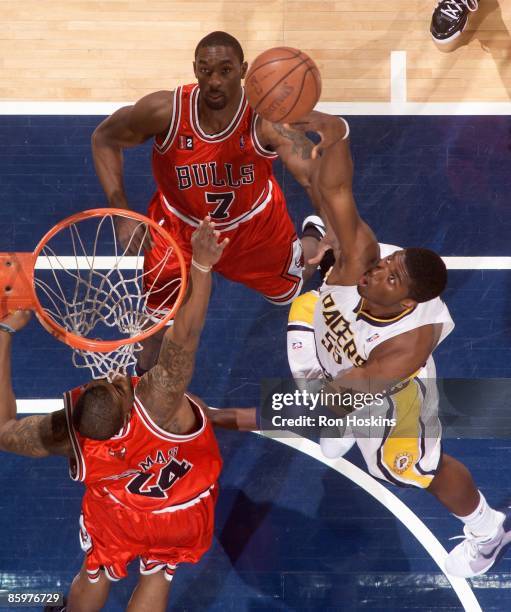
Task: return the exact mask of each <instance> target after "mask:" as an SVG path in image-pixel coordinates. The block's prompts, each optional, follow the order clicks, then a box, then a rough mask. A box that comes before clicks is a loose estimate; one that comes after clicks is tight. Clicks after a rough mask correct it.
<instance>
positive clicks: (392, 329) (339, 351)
mask: <svg viewBox="0 0 511 612" xmlns="http://www.w3.org/2000/svg"><path fill="white" fill-rule="evenodd" d="M398 250H400V248H399V247H396V246H392V245H388V244H380V251H381V257H382V258H383V257H387V256H388V255H391V254H392V253H394V252H395V251H398ZM432 323H438V324H441V325H442V331H441V334H440V339H439V341H438V343H439V344H440V342H442V340H444V338H445V337H446V336H447V335H448V334H449V333H450V332H451V331H452V330H453V329H454V322H453V320H452V318H451V315H450V314H449V310H448V309H447V306H446V305H445V304H444V302H443V301H442V300H441V299H440V298H435V299H433V300H429V301H428V302H423V303H421V304H417V305H416V306H415V307H414V308H409V309H406V310H405V311H404V312H402V313H400V314H399V315H397V316H395V317H391V318H377V317H373V316H372V315H370V314H369V313H368V312H366V311H365V310H364V300H363V298H361V296H360V295H359V293H358V290H357V287H356V286H352V287H344V286H341V285H327V284H326V283H324V284H323V285H322V287H321V288H320V291H319V300H318V302H317V304H316V309H315V312H314V334H315V341H316V353H317V357H318V360H319V363H320V365H321V368H322V369H323V373H324V375H325V377H326V378H328V379H332V378H334V377H335V376H337V375H338V374H339V373H340V372H342V371H343V370H347V369H349V368H352V367H354V366H355V367H360V366H362V365H363V364H364V363H365V362H366V361H367V359H368V358H369V355H370V354H371V351H372V350H373V349H374V348H375V347H377V346H378V345H379V344H381V343H382V342H385V341H386V340H389V339H390V338H393V337H394V336H398V335H399V334H403V333H405V332H408V331H411V330H412V329H416V328H418V327H422V326H423V325H429V324H432ZM417 375H418V376H419V377H421V378H427V377H430V378H434V377H435V366H434V362H433V358H432V357H431V356H430V357H429V359H428V361H427V363H426V364H425V367H423V368H422V369H421V370H420V371H419V372H418V374H417Z"/></svg>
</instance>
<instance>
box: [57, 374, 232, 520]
mask: <svg viewBox="0 0 511 612" xmlns="http://www.w3.org/2000/svg"><path fill="white" fill-rule="evenodd" d="M136 383H137V379H136V378H134V379H133V384H134V386H135V385H136ZM83 390H84V389H83V387H80V388H78V389H74V390H73V391H70V392H68V393H66V394H65V395H64V403H65V410H66V417H67V422H68V428H69V433H70V437H71V442H72V445H73V451H74V457H73V458H72V459H71V460H70V476H71V478H72V479H73V480H76V481H81V482H83V483H84V484H85V486H86V487H87V488H88V490H89V491H90V492H91V493H93V494H95V495H96V496H98V497H104V496H109V497H110V498H111V499H113V500H114V501H116V502H117V503H120V504H122V505H124V506H127V507H130V508H133V509H136V510H146V511H151V512H154V511H158V510H162V511H164V509H165V508H167V509H168V508H169V507H172V506H177V505H183V504H185V505H186V504H188V503H189V504H193V503H194V501H195V500H197V499H198V498H200V496H201V494H206V493H207V492H208V491H209V489H210V488H212V487H213V486H214V485H215V483H216V481H217V479H218V476H219V474H220V471H221V468H222V458H221V456H220V451H219V449H218V444H217V441H216V438H215V435H214V433H213V428H212V425H211V423H210V422H209V421H208V419H207V417H206V416H205V414H204V413H203V411H202V409H201V408H200V406H198V405H197V404H196V403H195V402H193V401H192V400H191V398H189V397H188V401H189V402H190V404H191V406H192V408H193V410H194V412H195V414H196V415H197V421H198V425H197V429H196V431H195V432H193V433H191V434H189V435H178V434H173V433H169V432H167V431H165V430H164V429H162V428H160V427H158V425H156V423H154V421H153V420H152V419H151V417H150V416H149V414H148V412H147V410H146V409H145V408H144V406H143V405H142V403H141V402H140V400H139V399H138V398H137V397H136V395H135V401H134V404H133V407H132V410H131V414H130V418H129V421H128V422H127V424H126V425H125V426H124V427H123V428H122V429H121V431H120V432H119V433H118V434H117V435H115V436H113V437H112V438H110V439H108V440H92V439H90V438H84V437H83V436H81V435H80V434H79V433H78V431H76V429H75V428H74V427H73V424H72V423H73V421H72V414H73V410H74V406H75V405H76V402H77V400H78V399H79V397H80V395H81V394H82V393H83Z"/></svg>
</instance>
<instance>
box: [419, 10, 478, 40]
mask: <svg viewBox="0 0 511 612" xmlns="http://www.w3.org/2000/svg"><path fill="white" fill-rule="evenodd" d="M478 8H479V3H478V0H439V2H438V5H437V7H436V9H435V10H434V11H433V17H432V18H431V28H430V30H431V35H432V36H433V40H434V41H435V42H437V43H448V42H451V41H452V40H454V39H455V38H457V37H458V36H459V35H460V34H461V33H462V32H463V30H464V29H465V28H466V27H467V24H468V15H469V13H475V11H477V9H478Z"/></svg>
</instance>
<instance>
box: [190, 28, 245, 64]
mask: <svg viewBox="0 0 511 612" xmlns="http://www.w3.org/2000/svg"><path fill="white" fill-rule="evenodd" d="M204 47H230V48H231V49H232V50H233V51H234V53H235V54H236V56H237V57H238V59H239V60H240V64H243V62H244V61H245V57H244V54H243V49H242V47H241V45H240V43H239V41H238V40H237V39H236V38H234V36H231V34H228V33H227V32H221V31H220V30H218V31H216V32H211V33H210V34H208V35H207V36H204V38H202V39H201V40H200V41H199V43H198V44H197V46H196V47H195V54H194V58H195V59H197V55H198V53H199V51H200V49H203V48H204Z"/></svg>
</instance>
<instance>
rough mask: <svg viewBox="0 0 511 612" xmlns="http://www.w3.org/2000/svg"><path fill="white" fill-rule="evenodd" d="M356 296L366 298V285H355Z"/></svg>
mask: <svg viewBox="0 0 511 612" xmlns="http://www.w3.org/2000/svg"><path fill="white" fill-rule="evenodd" d="M357 291H358V295H360V296H361V297H367V285H361V284H360V283H359V284H358V285H357Z"/></svg>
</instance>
